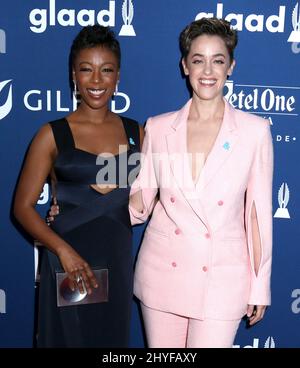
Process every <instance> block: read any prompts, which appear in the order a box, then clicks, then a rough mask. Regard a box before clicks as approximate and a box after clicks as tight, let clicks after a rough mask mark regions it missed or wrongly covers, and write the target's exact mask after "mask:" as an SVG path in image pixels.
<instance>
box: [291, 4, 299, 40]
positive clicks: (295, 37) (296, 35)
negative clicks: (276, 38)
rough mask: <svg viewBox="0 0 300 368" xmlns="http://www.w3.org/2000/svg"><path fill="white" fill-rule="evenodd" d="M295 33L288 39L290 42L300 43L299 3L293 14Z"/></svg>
mask: <svg viewBox="0 0 300 368" xmlns="http://www.w3.org/2000/svg"><path fill="white" fill-rule="evenodd" d="M292 24H293V31H292V32H291V34H290V37H289V38H288V42H300V9H299V4H298V3H297V4H296V6H295V8H294V10H293V14H292Z"/></svg>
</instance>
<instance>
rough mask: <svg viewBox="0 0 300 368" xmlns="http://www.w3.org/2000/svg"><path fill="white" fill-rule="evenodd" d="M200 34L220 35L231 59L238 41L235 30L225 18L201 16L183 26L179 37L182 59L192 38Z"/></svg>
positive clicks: (186, 54)
mask: <svg viewBox="0 0 300 368" xmlns="http://www.w3.org/2000/svg"><path fill="white" fill-rule="evenodd" d="M202 35H210V36H219V37H221V38H222V40H223V41H224V43H225V45H226V48H227V50H228V53H229V56H230V61H231V62H232V61H233V59H234V56H233V51H234V49H235V47H236V45H237V42H238V36H237V31H236V30H233V29H232V28H231V26H230V23H229V22H228V21H227V20H225V19H219V18H201V19H199V20H195V21H194V22H192V23H190V24H189V25H188V26H187V27H185V29H184V30H183V31H182V32H181V33H180V37H179V43H180V50H181V53H182V57H183V58H184V59H186V57H187V56H188V54H189V52H190V49H191V44H192V42H193V40H194V39H195V38H197V37H198V36H202Z"/></svg>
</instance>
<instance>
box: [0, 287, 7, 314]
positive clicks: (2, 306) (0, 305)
mask: <svg viewBox="0 0 300 368" xmlns="http://www.w3.org/2000/svg"><path fill="white" fill-rule="evenodd" d="M0 313H6V294H5V291H4V290H2V289H0Z"/></svg>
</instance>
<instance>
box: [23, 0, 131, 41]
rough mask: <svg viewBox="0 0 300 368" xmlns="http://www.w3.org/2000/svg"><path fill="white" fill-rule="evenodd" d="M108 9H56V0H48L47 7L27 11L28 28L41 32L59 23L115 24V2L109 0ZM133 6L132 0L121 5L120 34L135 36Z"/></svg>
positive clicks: (72, 24)
mask: <svg viewBox="0 0 300 368" xmlns="http://www.w3.org/2000/svg"><path fill="white" fill-rule="evenodd" d="M108 6H109V7H108V9H102V10H99V11H98V13H97V12H96V11H95V10H93V9H81V10H79V11H77V10H76V9H60V10H57V9H56V0H49V6H48V9H39V8H36V9H32V10H31V12H30V13H29V21H30V23H31V26H30V27H29V28H30V30H31V31H32V32H34V33H43V32H45V31H46V29H47V28H48V26H57V25H61V26H62V27H74V26H75V25H76V24H79V25H81V26H82V27H84V26H88V25H93V24H96V23H98V24H101V25H102V26H105V27H114V26H115V23H116V21H115V16H116V2H115V0H109V5H108ZM133 15H134V7H133V3H132V0H124V1H123V5H122V17H123V23H124V24H123V26H122V28H121V30H120V33H119V35H120V36H135V31H134V29H133V26H132V24H131V23H132V20H133Z"/></svg>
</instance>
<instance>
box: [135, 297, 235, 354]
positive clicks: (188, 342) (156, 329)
mask: <svg viewBox="0 0 300 368" xmlns="http://www.w3.org/2000/svg"><path fill="white" fill-rule="evenodd" d="M141 306H142V313H143V320H144V326H145V330H146V337H147V342H148V347H149V348H231V347H232V345H233V341H234V338H235V335H236V332H237V329H238V327H239V323H240V320H233V321H221V320H213V319H205V320H199V319H194V318H189V317H183V316H179V315H177V314H172V313H168V312H162V311H159V310H156V309H152V308H149V307H147V306H145V305H144V304H141Z"/></svg>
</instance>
